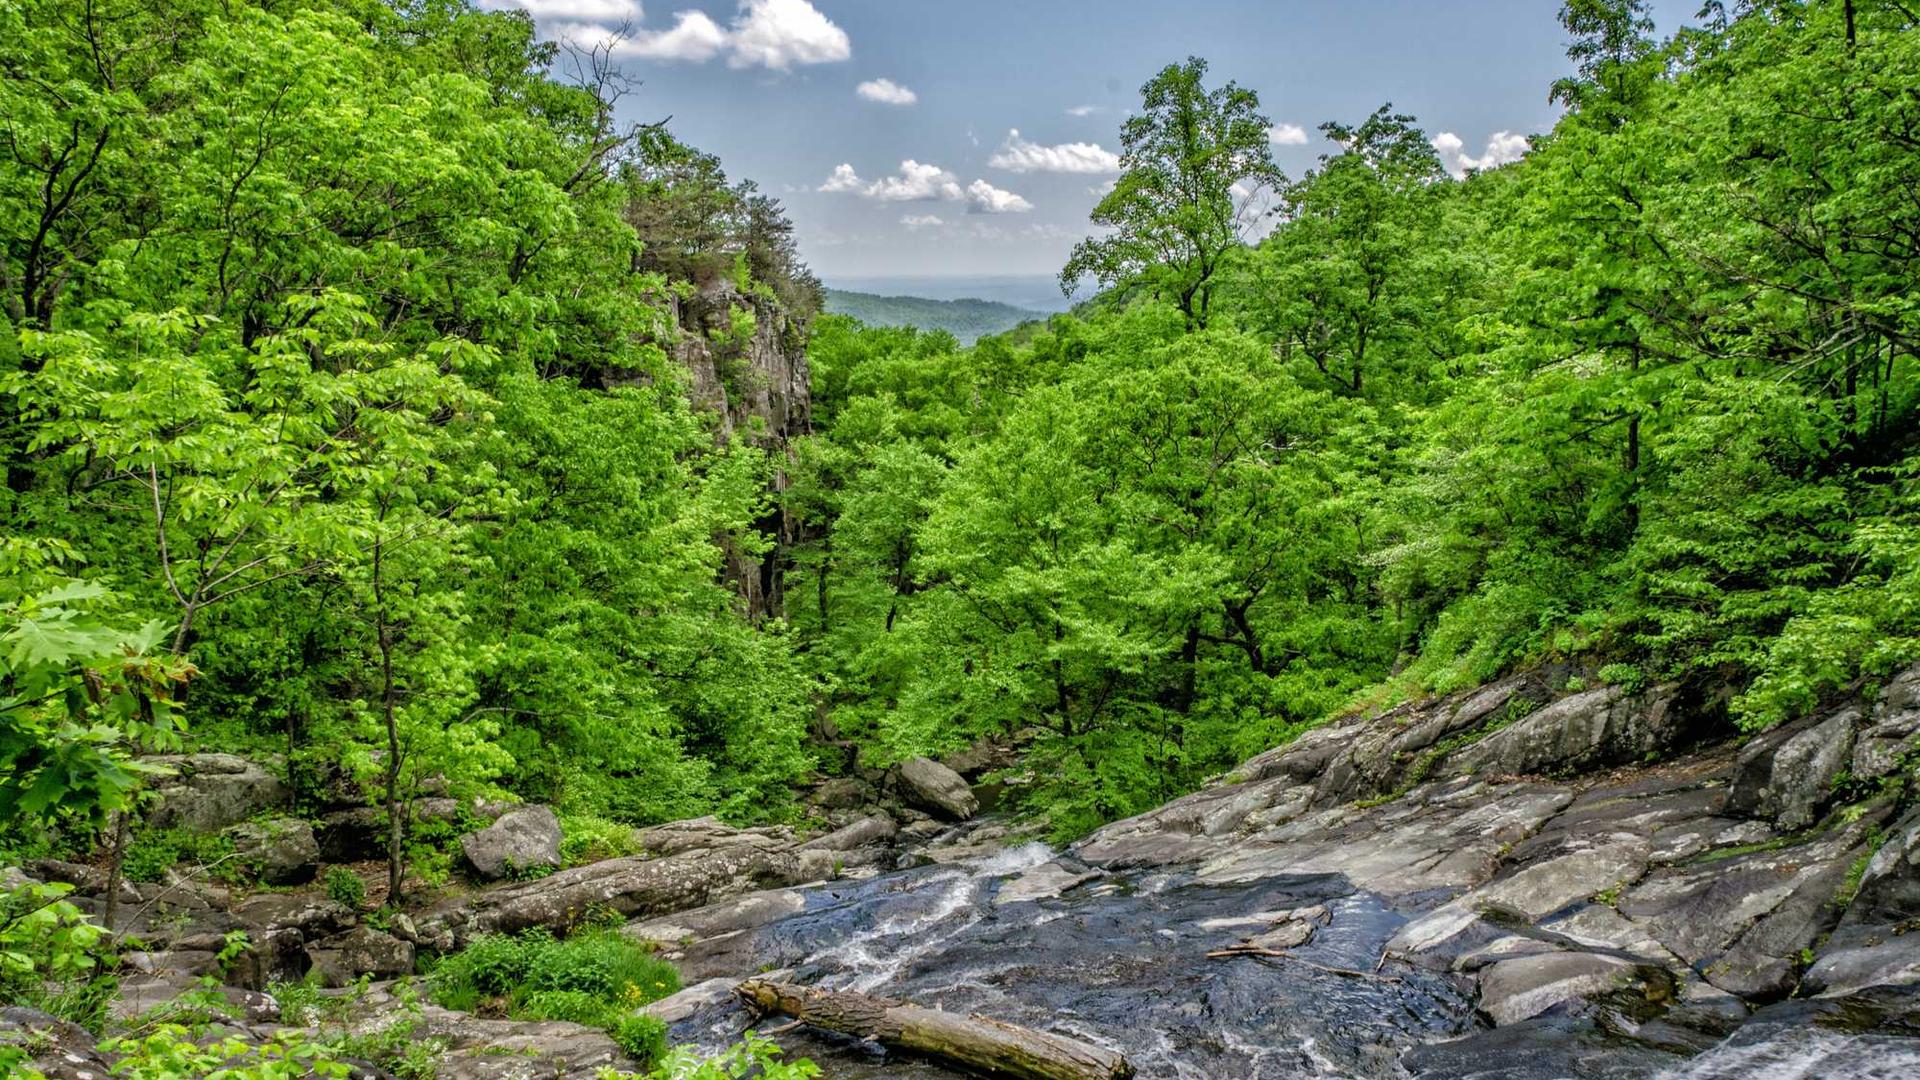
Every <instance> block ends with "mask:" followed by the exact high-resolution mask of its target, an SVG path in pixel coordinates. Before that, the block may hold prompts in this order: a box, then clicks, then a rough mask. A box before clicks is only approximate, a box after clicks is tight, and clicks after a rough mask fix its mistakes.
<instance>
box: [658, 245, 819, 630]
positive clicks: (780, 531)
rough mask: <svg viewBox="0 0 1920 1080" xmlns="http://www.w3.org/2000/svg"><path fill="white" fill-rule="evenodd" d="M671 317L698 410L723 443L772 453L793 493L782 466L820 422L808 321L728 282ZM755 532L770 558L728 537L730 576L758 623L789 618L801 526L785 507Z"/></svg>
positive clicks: (711, 285)
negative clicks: (788, 589)
mask: <svg viewBox="0 0 1920 1080" xmlns="http://www.w3.org/2000/svg"><path fill="white" fill-rule="evenodd" d="M673 313H674V318H675V321H676V322H677V323H678V325H679V328H680V337H679V339H678V341H676V342H675V343H674V347H673V352H674V356H675V357H676V358H677V359H678V360H679V361H680V363H681V364H682V365H684V366H685V367H686V369H687V372H688V375H689V376H690V379H689V393H690V394H691V396H692V399H693V403H694V405H695V407H697V408H700V409H703V410H705V411H707V412H709V413H711V414H712V415H713V416H714V417H715V418H716V421H717V427H716V431H715V438H716V439H718V440H720V441H722V442H728V441H734V440H738V441H740V442H742V443H745V444H747V445H750V446H756V447H759V448H761V449H763V450H766V451H767V452H768V453H769V454H770V455H772V456H773V458H774V461H775V463H776V469H775V471H774V474H773V477H772V483H773V489H774V492H775V493H776V494H777V493H779V492H781V491H784V490H786V486H787V473H786V470H785V469H784V468H780V467H778V465H779V463H781V462H782V461H783V460H785V458H786V457H787V456H788V455H790V454H791V453H792V444H793V440H794V439H796V438H798V437H799V436H801V435H805V434H807V433H809V432H810V431H812V425H813V398H812V391H811V386H810V379H811V376H810V374H809V372H808V369H807V334H808V330H809V327H808V324H807V322H806V321H805V320H804V319H801V318H799V317H797V316H796V315H795V314H794V313H792V312H790V311H788V310H787V309H786V308H785V307H784V306H783V305H782V304H781V303H780V302H779V301H778V300H776V299H774V298H773V297H771V296H768V295H763V294H757V293H742V292H741V291H740V289H739V288H738V287H736V286H735V284H734V283H733V282H732V281H731V280H729V279H727V278H716V279H714V280H712V281H708V282H705V283H703V284H700V285H698V286H696V288H695V289H694V291H693V293H692V294H691V295H689V296H686V297H675V298H674V300H673ZM755 527H756V528H757V529H758V530H759V531H760V532H761V533H762V534H763V535H764V536H766V537H767V538H768V539H770V540H771V541H772V542H773V546H772V549H771V550H769V551H768V552H767V553H766V554H765V555H762V556H758V557H755V556H752V555H749V554H747V553H746V552H745V551H743V550H741V548H740V545H738V544H737V543H734V542H732V540H731V539H730V538H729V539H727V540H724V541H723V546H724V547H725V549H726V552H727V568H726V569H727V578H728V580H730V581H732V582H733V584H734V587H735V588H736V589H737V590H738V591H739V593H740V598H741V602H742V603H743V604H744V605H745V607H746V609H747V613H748V615H749V616H750V617H752V618H756V619H757V618H761V617H764V616H769V615H779V614H780V613H781V611H782V608H783V606H784V595H783V594H784V591H785V571H786V565H787V561H788V559H789V558H790V552H791V550H792V548H793V545H794V543H795V542H796V541H797V540H798V539H799V536H798V522H796V521H795V520H794V518H793V515H792V514H790V513H789V512H788V511H787V510H786V508H785V507H784V506H781V505H778V504H776V505H775V506H774V507H773V508H772V509H771V510H770V511H769V512H768V514H767V515H766V516H765V517H763V518H761V519H760V520H759V521H758V522H756V523H755Z"/></svg>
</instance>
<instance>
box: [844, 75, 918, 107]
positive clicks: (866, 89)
mask: <svg viewBox="0 0 1920 1080" xmlns="http://www.w3.org/2000/svg"><path fill="white" fill-rule="evenodd" d="M853 92H854V93H856V94H859V95H860V96H861V97H863V98H866V99H867V100H868V101H877V102H879V103H880V104H882V105H911V104H913V103H914V102H916V101H919V100H920V95H919V94H916V93H914V92H913V91H911V90H909V89H907V88H906V87H904V86H901V85H900V84H899V83H897V82H894V81H893V80H892V79H868V80H867V81H866V82H863V83H861V84H860V85H859V86H856V87H854V88H853Z"/></svg>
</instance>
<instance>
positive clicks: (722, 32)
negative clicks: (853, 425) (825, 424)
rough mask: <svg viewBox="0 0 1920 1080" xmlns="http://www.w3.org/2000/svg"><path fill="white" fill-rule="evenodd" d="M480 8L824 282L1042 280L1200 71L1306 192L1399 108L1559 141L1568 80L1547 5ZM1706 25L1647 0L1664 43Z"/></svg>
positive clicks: (1087, 2) (1494, 139) (1472, 152)
mask: <svg viewBox="0 0 1920 1080" xmlns="http://www.w3.org/2000/svg"><path fill="white" fill-rule="evenodd" d="M482 2H483V4H484V6H489V7H520V8H525V9H527V10H528V11H530V12H532V13H533V15H534V16H535V18H536V19H537V21H538V22H539V24H540V27H541V30H542V33H543V34H545V35H547V36H550V37H559V38H565V39H568V40H573V41H577V42H591V41H595V40H605V39H616V40H617V44H616V45H615V46H614V47H615V51H616V53H617V54H618V63H619V64H620V66H621V67H622V69H623V71H624V72H625V73H626V74H627V75H628V76H629V77H630V78H632V79H633V80H635V81H637V82H638V83H639V85H638V87H637V88H636V89H635V91H634V92H633V93H632V94H631V95H630V96H629V97H628V98H627V99H626V102H625V103H624V107H625V108H626V109H627V110H628V115H629V118H631V119H634V120H657V119H660V118H662V117H666V116H671V117H672V118H673V119H672V125H671V126H672V129H673V131H674V132H675V133H676V134H677V135H679V136H680V137H681V138H683V139H685V140H687V141H688V142H691V143H693V144H694V145H696V146H699V147H700V148H702V149H704V150H707V151H709V152H712V153H715V154H718V155H719V156H720V158H721V160H722V162H723V163H724V165H725V167H726V169H727V171H728V174H729V175H730V176H733V177H735V178H751V179H753V180H755V181H757V182H758V183H759V184H760V186H761V188H762V190H764V191H767V192H769V193H771V194H773V195H775V196H777V197H778V198H780V199H781V201H782V202H783V203H784V204H785V205H786V206H787V208H788V212H789V216H790V217H791V218H792V219H793V221H794V224H795V226H796V229H797V232H798V235H799V238H800V246H801V251H802V253H803V255H804V256H805V258H806V259H807V261H808V262H809V263H811V264H812V265H813V266H814V268H815V269H816V271H818V272H819V273H820V275H821V276H822V277H823V278H825V279H827V280H828V281H829V283H831V282H832V281H833V280H834V279H835V278H846V277H875V276H917V277H939V276H959V275H977V274H1028V273H1031V274H1049V273H1053V272H1054V271H1056V270H1057V269H1058V268H1059V266H1060V264H1061V263H1062V262H1063V261H1064V260H1065V257H1066V253H1067V251H1068V250H1069V249H1070V248H1071V247H1072V245H1073V242H1074V241H1075V240H1076V239H1077V238H1079V237H1080V236H1082V235H1084V234H1085V232H1086V229H1087V225H1086V216H1087V211H1088V210H1089V209H1090V208H1091V207H1092V206H1093V204H1094V203H1095V202H1096V201H1097V197H1098V196H1097V191H1098V189H1099V187H1100V185H1101V184H1103V183H1106V182H1108V181H1110V180H1111V178H1112V169H1113V162H1114V159H1113V155H1114V154H1115V153H1116V152H1117V151H1118V150H1119V140H1118V137H1117V132H1118V129H1119V124H1120V120H1121V118H1122V117H1123V116H1124V114H1125V112H1126V110H1127V109H1128V108H1129V107H1130V106H1131V105H1132V104H1133V103H1134V102H1135V101H1136V100H1137V93H1138V90H1139V87H1140V84H1141V83H1143V82H1145V81H1146V80H1147V79H1148V78H1150V77H1151V76H1152V75H1153V73H1154V72H1155V71H1157V70H1159V69H1160V68H1161V67H1162V66H1164V65H1166V64H1168V63H1171V62H1175V61H1178V60H1181V59H1183V58H1184V57H1186V56H1188V55H1198V56H1203V57H1206V58H1207V60H1208V61H1209V62H1210V63H1211V65H1212V72H1211V76H1210V79H1209V82H1210V84H1211V83H1219V82H1224V81H1226V80H1228V79H1232V80H1235V81H1237V82H1239V83H1240V84H1241V85H1243V86H1246V87H1249V88H1251V89H1253V90H1255V91H1257V92H1258V93H1259V95H1260V99H1261V104H1262V106H1263V109H1264V111H1265V112H1266V114H1267V115H1268V116H1269V117H1270V118H1271V119H1272V120H1273V121H1274V124H1275V127H1276V132H1275V139H1276V142H1275V148H1274V149H1275V156H1276V159H1277V160H1278V161H1279V162H1280V164H1281V166H1282V167H1283V168H1285V169H1286V170H1287V171H1288V172H1290V173H1293V174H1295V175H1297V174H1299V173H1300V172H1303V171H1304V170H1306V169H1307V168H1309V167H1311V166H1312V165H1313V163H1314V161H1315V159H1316V158H1317V156H1318V155H1319V154H1321V153H1323V152H1325V151H1326V150H1327V148H1328V147H1327V145H1326V143H1324V142H1323V141H1322V140H1321V138H1320V136H1319V133H1318V132H1317V131H1316V130H1314V129H1315V127H1316V125H1318V124H1319V123H1320V122H1322V121H1324V120H1330V119H1337V120H1346V121H1352V120H1358V119H1360V118H1361V117H1364V116H1365V115H1366V114H1367V113H1369V112H1371V111H1372V110H1373V109H1374V108H1376V107H1378V106H1379V105H1380V104H1382V103H1383V102H1387V101H1391V102H1393V104H1394V106H1395V108H1396V109H1397V110H1399V111H1403V112H1411V113H1413V114H1414V115H1416V116H1418V117H1419V118H1420V120H1421V123H1422V126H1423V127H1425V128H1426V130H1427V131H1428V133H1429V134H1430V135H1432V136H1434V137H1435V138H1437V139H1439V140H1440V144H1439V145H1440V147H1441V149H1442V154H1443V156H1444V157H1447V158H1448V159H1449V161H1450V162H1451V163H1453V164H1454V165H1456V166H1459V165H1465V164H1468V163H1473V162H1481V163H1487V164H1497V163H1499V162H1501V161H1503V160H1506V159H1508V158H1510V157H1512V156H1514V155H1515V154H1518V153H1520V152H1522V151H1523V149H1524V144H1523V142H1522V141H1521V140H1522V139H1523V138H1524V136H1526V135H1528V134H1531V133H1536V132H1540V131H1544V130H1546V129H1548V128H1550V127H1551V126H1552V124H1553V121H1554V118H1555V116H1556V115H1557V113H1556V110H1555V108H1554V107H1553V106H1551V105H1549V104H1548V102H1547V87H1548V86H1549V84H1551V83H1552V81H1553V80H1554V79H1555V78H1557V77H1559V76H1560V75H1561V74H1563V73H1564V72H1565V71H1566V69H1567V66H1568V65H1567V61H1566V58H1565V55H1564V54H1565V47H1566V42H1565V37H1564V33H1563V31H1562V30H1561V28H1560V26H1559V24H1558V22H1557V21H1556V19H1555V12H1556V10H1557V8H1558V4H1557V3H1555V2H1553V0H1483V2H1471V3H1469V2H1465V0H1424V2H1423V0H1347V2H1327V0H1323V2H1317V3H1308V2H1304V0H1264V2H1262V0H1217V2H1206V0H1187V2H1184V3H1182V2H1179V0H1158V2H1147V0H967V2H964V3H963V2H956V0H677V2H666V3H663V2H659V0H482ZM1698 6H1699V5H1698V2H1697V0H1656V3H1655V11H1656V15H1657V16H1658V17H1659V20H1660V24H1661V25H1660V29H1661V31H1662V32H1663V33H1665V32H1668V31H1671V30H1672V29H1674V28H1675V27H1676V26H1678V25H1679V24H1680V22H1681V21H1682V20H1684V19H1685V18H1687V17H1689V16H1690V15H1691V14H1692V12H1693V11H1694V10H1695V9H1697V7H1698ZM1016 131H1017V132H1018V134H1017V135H1014V134H1012V133H1013V132H1016ZM1303 136H1304V137H1303ZM909 163H910V164H909Z"/></svg>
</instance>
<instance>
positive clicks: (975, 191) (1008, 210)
mask: <svg viewBox="0 0 1920 1080" xmlns="http://www.w3.org/2000/svg"><path fill="white" fill-rule="evenodd" d="M1031 209H1033V204H1032V203H1030V202H1028V201H1027V200H1025V199H1023V198H1021V197H1020V196H1018V195H1015V194H1014V193H1013V192H1011V191H1002V190H1001V189H999V188H997V187H994V186H993V185H992V184H989V183H987V182H986V181H985V180H975V181H974V182H973V183H971V184H968V185H967V213H969V214H1024V213H1026V212H1027V211H1029V210H1031Z"/></svg>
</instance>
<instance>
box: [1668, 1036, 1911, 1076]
mask: <svg viewBox="0 0 1920 1080" xmlns="http://www.w3.org/2000/svg"><path fill="white" fill-rule="evenodd" d="M1916 1076H1920V1044H1916V1043H1915V1041H1914V1040H1912V1039H1900V1038H1894V1037H1892V1036H1885V1035H1849V1034H1845V1033H1843V1032H1837V1031H1828V1030H1825V1029H1822V1028H1818V1027H1813V1026H1810V1025H1794V1026H1787V1025H1768V1026H1766V1027H1765V1028H1763V1029H1762V1031H1761V1032H1760V1033H1759V1035H1758V1037H1757V1038H1756V1036H1755V1034H1754V1033H1751V1032H1746V1031H1741V1032H1736V1033H1735V1034H1734V1035H1733V1037H1732V1038H1730V1039H1728V1040H1727V1041H1726V1042H1723V1043H1721V1044H1720V1045H1718V1046H1716V1047H1714V1048H1713V1049H1711V1050H1708V1051H1707V1052H1706V1053H1703V1054H1701V1055H1700V1056H1699V1057H1696V1058H1694V1059H1692V1060H1691V1061H1688V1062H1686V1063H1684V1064H1682V1065H1679V1066H1676V1067H1674V1068H1672V1069H1669V1070H1667V1071H1666V1072H1664V1073H1661V1074H1660V1077H1659V1078H1658V1080H1829V1078H1834V1077H1845V1078H1846V1080H1912V1078H1913V1077H1916Z"/></svg>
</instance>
